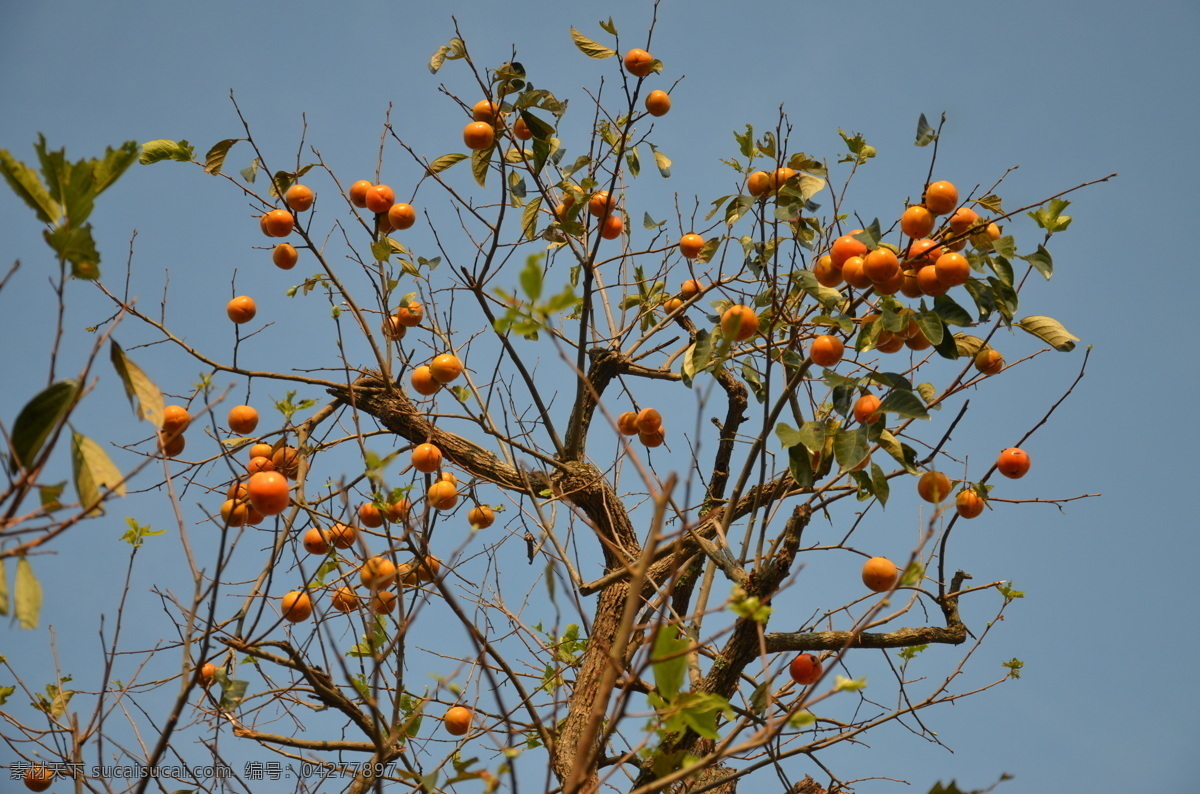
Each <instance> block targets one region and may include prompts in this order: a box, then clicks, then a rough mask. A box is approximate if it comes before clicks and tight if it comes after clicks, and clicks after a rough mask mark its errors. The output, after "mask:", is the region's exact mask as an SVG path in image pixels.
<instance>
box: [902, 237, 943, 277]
mask: <svg viewBox="0 0 1200 794" xmlns="http://www.w3.org/2000/svg"><path fill="white" fill-rule="evenodd" d="M942 253H943V252H942V249H941V248H940V247H938V244H937V241H936V240H930V239H929V238H927V237H926V238H923V239H920V240H913V241H912V242H911V243H909V246H908V249H907V250H905V252H904V267H906V268H908V269H910V270H915V269H917V268H921V267H925V266H926V265H932V264H933V263H934V262H936V261H937V258H938V257H939V256H941V255H942Z"/></svg>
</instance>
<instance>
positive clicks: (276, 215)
mask: <svg viewBox="0 0 1200 794" xmlns="http://www.w3.org/2000/svg"><path fill="white" fill-rule="evenodd" d="M295 226H296V218H295V216H293V215H292V213H290V212H288V211H287V210H278V209H276V210H271V211H270V212H268V213H267V214H266V215H263V217H262V228H263V231H264V232H266V234H267V236H268V237H287V236H288V235H289V234H291V233H292V229H293V228H295Z"/></svg>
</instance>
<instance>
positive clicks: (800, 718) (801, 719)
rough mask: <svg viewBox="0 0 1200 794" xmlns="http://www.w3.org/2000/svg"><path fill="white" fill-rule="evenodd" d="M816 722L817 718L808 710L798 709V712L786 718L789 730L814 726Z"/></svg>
mask: <svg viewBox="0 0 1200 794" xmlns="http://www.w3.org/2000/svg"><path fill="white" fill-rule="evenodd" d="M816 722H817V717H816V715H815V714H813V713H812V712H811V711H809V710H808V709H800V711H797V712H796V713H795V714H793V715H792V716H790V717H788V721H787V724H788V727H789V728H791V729H793V730H799V729H800V728H807V727H808V726H809V725H815V724H816Z"/></svg>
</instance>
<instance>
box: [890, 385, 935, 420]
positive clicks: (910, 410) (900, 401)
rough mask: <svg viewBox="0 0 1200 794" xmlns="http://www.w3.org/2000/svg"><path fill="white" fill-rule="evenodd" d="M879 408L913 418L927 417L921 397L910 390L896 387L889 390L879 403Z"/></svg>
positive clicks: (927, 413)
mask: <svg viewBox="0 0 1200 794" xmlns="http://www.w3.org/2000/svg"><path fill="white" fill-rule="evenodd" d="M879 410H880V411H884V412H887V413H892V414H896V415H897V416H907V417H911V418H913V419H928V418H929V412H928V411H926V410H925V405H924V404H923V403H922V402H921V398H920V397H918V396H917V395H915V394H913V393H912V392H910V391H903V390H900V389H896V390H894V391H891V392H889V393H888V394H887V395H886V396H885V397H884V398H883V400H881V401H880V403H879Z"/></svg>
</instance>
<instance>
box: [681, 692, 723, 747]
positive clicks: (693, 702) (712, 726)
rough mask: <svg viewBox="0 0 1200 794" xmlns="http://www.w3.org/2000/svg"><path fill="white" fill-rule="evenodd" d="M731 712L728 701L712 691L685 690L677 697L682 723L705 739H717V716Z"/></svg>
mask: <svg viewBox="0 0 1200 794" xmlns="http://www.w3.org/2000/svg"><path fill="white" fill-rule="evenodd" d="M723 713H732V712H731V709H730V708H729V701H728V700H726V699H725V698H724V697H722V696H721V695H718V694H715V693H712V692H687V693H685V694H684V695H683V696H682V697H680V699H679V717H680V719H682V721H683V723H684V724H685V725H686V726H687V727H689V728H691V729H692V730H693V731H695V732H696V733H697V734H698V735H700V736H703V737H704V738H706V739H717V738H719V736H720V734H718V733H717V717H719V716H721V714H723Z"/></svg>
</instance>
